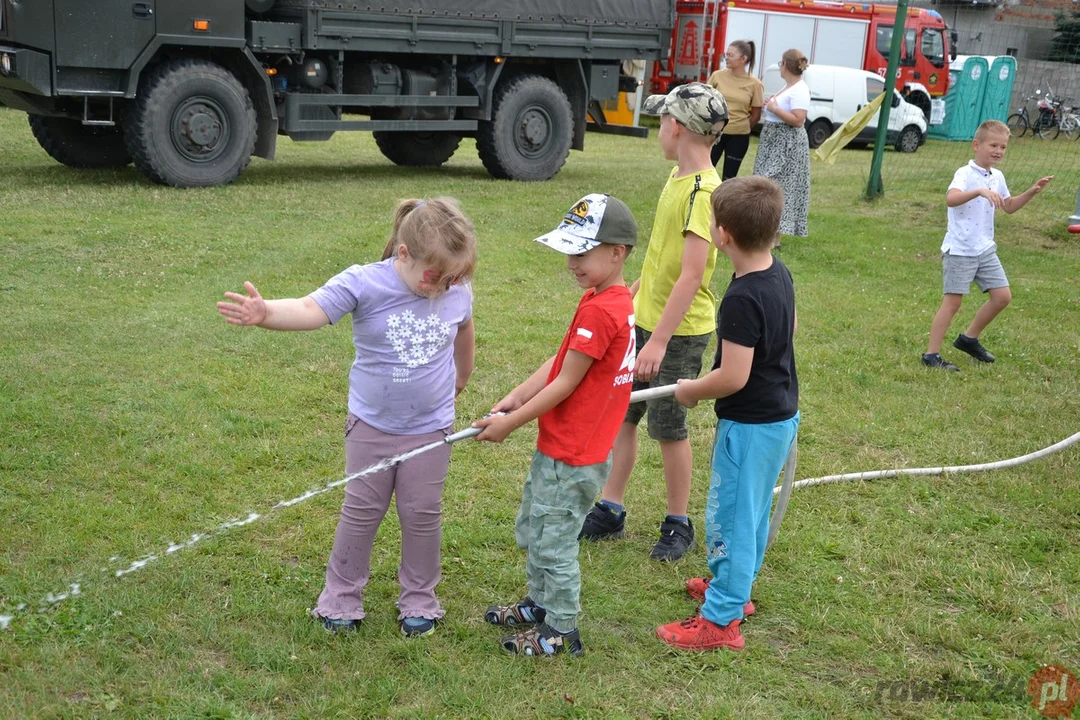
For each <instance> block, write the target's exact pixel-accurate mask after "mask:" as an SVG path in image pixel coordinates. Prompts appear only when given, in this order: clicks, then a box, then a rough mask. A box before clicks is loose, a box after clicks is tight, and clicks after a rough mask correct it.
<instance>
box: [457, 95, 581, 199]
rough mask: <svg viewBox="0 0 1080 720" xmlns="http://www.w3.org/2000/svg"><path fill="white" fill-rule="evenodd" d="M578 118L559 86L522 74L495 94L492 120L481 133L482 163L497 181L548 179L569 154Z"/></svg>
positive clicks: (479, 129)
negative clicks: (498, 179) (575, 119)
mask: <svg viewBox="0 0 1080 720" xmlns="http://www.w3.org/2000/svg"><path fill="white" fill-rule="evenodd" d="M573 131H574V118H573V115H572V113H571V110H570V101H569V100H568V99H567V97H566V93H564V92H563V91H562V90H561V89H560V88H559V86H558V85H556V84H555V83H554V82H552V81H551V80H549V79H547V78H545V77H541V76H539V75H519V76H517V77H514V78H511V79H509V80H507V82H506V83H505V84H503V85H500V86H499V87H498V88H497V89H496V91H495V99H494V101H493V104H492V111H491V121H490V122H481V123H480V127H479V128H478V130H477V134H476V149H477V152H478V153H479V155H480V161H481V162H483V163H484V167H485V168H487V171H488V172H489V173H491V175H492V176H493V177H497V178H501V179H504V180H548V179H550V178H552V177H554V176H555V173H557V172H559V170H560V168H562V166H563V164H564V163H565V162H566V157H567V155H569V154H570V143H571V141H572V140H573Z"/></svg>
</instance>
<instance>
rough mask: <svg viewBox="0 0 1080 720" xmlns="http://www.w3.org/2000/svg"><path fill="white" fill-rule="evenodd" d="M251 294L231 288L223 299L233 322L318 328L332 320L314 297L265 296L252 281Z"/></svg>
mask: <svg viewBox="0 0 1080 720" xmlns="http://www.w3.org/2000/svg"><path fill="white" fill-rule="evenodd" d="M244 290H245V291H246V292H247V295H241V294H239V293H234V292H227V293H225V299H226V300H228V301H230V302H219V303H218V304H217V309H218V312H219V313H221V314H222V315H223V316H224V317H225V321H226V322H228V323H229V324H231V325H258V326H259V327H263V328H266V329H268V330H315V329H317V328H321V327H322V326H323V325H326V324H328V323H329V322H330V318H328V317H326V313H325V312H323V309H322V308H321V307H319V305H318V303H316V302H315V301H314V300H312V299H311V298H310V297H302V298H285V299H282V300H264V299H263V296H262V295H260V294H259V291H258V289H256V287H255V286H254V285H252V284H251V283H250V282H245V283H244Z"/></svg>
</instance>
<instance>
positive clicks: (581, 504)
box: [514, 450, 611, 632]
mask: <svg viewBox="0 0 1080 720" xmlns="http://www.w3.org/2000/svg"><path fill="white" fill-rule="evenodd" d="M610 471H611V456H610V455H609V456H608V459H607V460H606V461H604V462H602V463H598V464H596V465H581V466H575V465H567V464H566V463H563V462H559V461H558V460H553V459H552V458H550V457H548V456H547V455H544V454H543V453H542V452H540V451H539V450H537V451H536V454H535V455H533V461H532V466H531V467H530V468H529V476H528V477H527V478H526V479H525V489H524V491H523V493H522V497H521V508H520V509H519V510H518V516H517V522H516V523H515V525H514V535H515V537H516V538H517V544H518V547H520V548H521V549H522V550H525V551H526V553H527V557H526V560H525V575H526V578H527V579H528V583H529V597H530V598H532V600H533V602H535V603H536V604H537V605H539V606H540V607H542V608H544V609H545V610H547V620H546V622H547V624H548V625H550V626H551V627H553V628H554V629H556V630H558V631H559V632H569V631H570V630H573V629H574V628H576V627H577V616H578V613H579V612H580V611H581V604H580V601H579V597H580V595H581V567H580V566H579V565H578V539H577V538H578V533H579V532H581V525H582V523H584V522H585V515H586V514H587V513H588V512H589V508H591V507H592V504H593V498H595V497H596V496H597V494H598V493H599V492H600V488H602V487H603V486H604V481H605V480H607V476H608V472H610Z"/></svg>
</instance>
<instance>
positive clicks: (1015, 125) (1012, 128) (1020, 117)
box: [1005, 81, 1057, 138]
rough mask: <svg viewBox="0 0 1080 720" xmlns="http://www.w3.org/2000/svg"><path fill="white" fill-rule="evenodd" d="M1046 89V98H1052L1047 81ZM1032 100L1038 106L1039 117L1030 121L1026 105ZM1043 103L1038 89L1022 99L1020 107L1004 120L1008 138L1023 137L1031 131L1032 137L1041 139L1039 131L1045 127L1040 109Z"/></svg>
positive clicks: (1051, 90) (1054, 122) (1040, 91)
mask: <svg viewBox="0 0 1080 720" xmlns="http://www.w3.org/2000/svg"><path fill="white" fill-rule="evenodd" d="M1046 89H1047V96H1049V97H1052V96H1053V92H1054V91H1053V89H1052V88H1051V87H1050V82H1049V81H1047V82H1046ZM1032 100H1035V101H1037V103H1038V106H1039V115H1038V116H1037V117H1036V118H1034V119H1032V117H1031V113H1029V112H1028V104H1029V103H1031V101H1032ZM1043 102H1044V100H1043V97H1042V90H1041V89H1039V88H1036V90H1035V92H1033V93H1032V94H1031V95H1028V96H1027V97H1026V98H1024V99H1023V101H1022V102H1021V104H1020V107H1019V108H1017V110H1016V112H1014V113H1013V114H1012V115H1010V116H1009V117H1008V118H1006V120H1005V124H1006V125H1007V126H1008V127H1009V136H1010V137H1014V138H1019V137H1023V136H1024V134H1025V133H1027V131H1028V130H1030V131H1031V134H1032V135H1039V136H1040V137H1042V135H1041V133H1040V130H1042V129H1044V125H1045V120H1044V117H1045V116H1044V114H1043V108H1042V105H1043ZM1053 124H1054V125H1055V126H1056V125H1057V119H1056V117H1055V119H1054V121H1053Z"/></svg>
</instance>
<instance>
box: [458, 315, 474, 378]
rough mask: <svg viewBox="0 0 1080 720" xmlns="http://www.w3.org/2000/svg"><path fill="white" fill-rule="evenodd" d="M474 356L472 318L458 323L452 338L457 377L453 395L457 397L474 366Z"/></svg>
mask: <svg viewBox="0 0 1080 720" xmlns="http://www.w3.org/2000/svg"><path fill="white" fill-rule="evenodd" d="M475 356H476V328H475V327H474V326H473V321H472V318H469V319H468V320H466V321H465V322H463V323H461V324H460V325H458V330H457V337H455V338H454V369H455V370H456V371H457V377H456V378H455V380H454V397H457V396H458V395H459V394H460V393H461V391H462V390H464V389H465V386H466V385H467V384H468V382H469V377H470V376H471V375H472V372H473V368H474V367H475V360H474V358H475Z"/></svg>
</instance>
